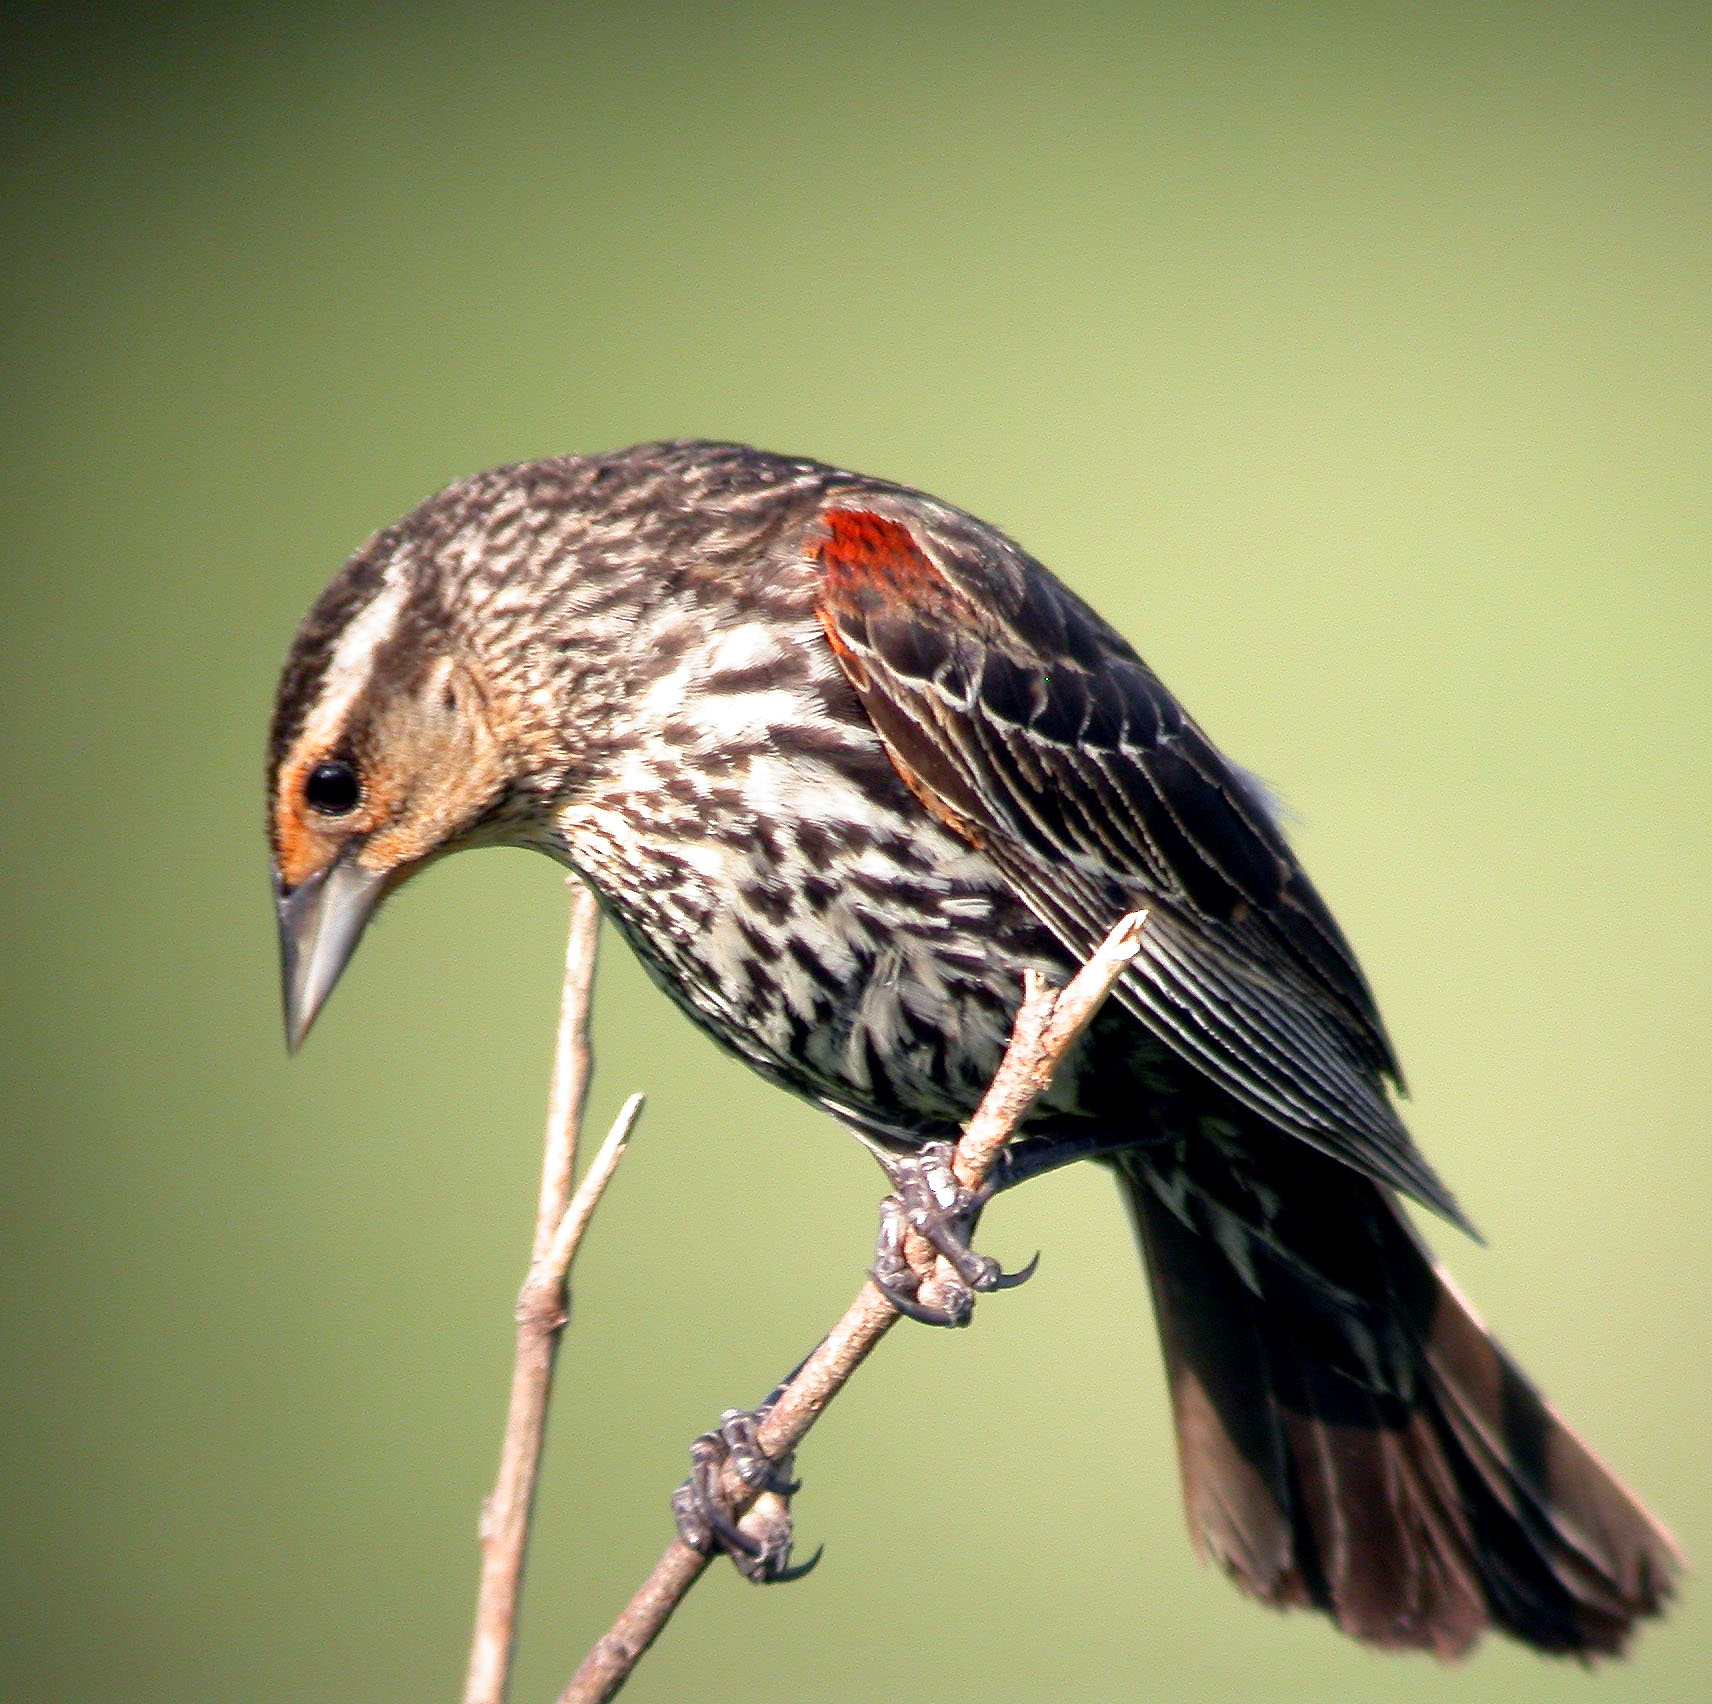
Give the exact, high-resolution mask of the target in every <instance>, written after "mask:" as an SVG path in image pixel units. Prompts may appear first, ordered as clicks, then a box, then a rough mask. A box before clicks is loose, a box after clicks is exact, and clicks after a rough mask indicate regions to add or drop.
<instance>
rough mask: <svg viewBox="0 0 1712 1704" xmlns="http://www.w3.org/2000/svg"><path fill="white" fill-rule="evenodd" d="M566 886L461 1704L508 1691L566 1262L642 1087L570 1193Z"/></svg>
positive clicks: (575, 945) (581, 923)
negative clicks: (499, 1433) (507, 1389)
mask: <svg viewBox="0 0 1712 1704" xmlns="http://www.w3.org/2000/svg"><path fill="white" fill-rule="evenodd" d="M571 890H572V897H571V931H570V940H569V941H568V943H567V944H566V947H565V982H564V990H563V993H562V994H561V996H560V1001H559V1031H558V1040H557V1045H556V1047H555V1049H554V1056H553V1086H552V1090H551V1093H550V1095H549V1097H548V1108H547V1141H546V1153H545V1156H544V1158H543V1160H542V1165H541V1199H540V1205H539V1208H538V1210H537V1212H536V1215H535V1238H534V1243H533V1246H532V1249H531V1252H530V1258H529V1273H528V1276H527V1277H526V1278H525V1279H524V1281H523V1289H522V1291H521V1292H520V1293H519V1295H518V1298H517V1356H516V1360H515V1362H514V1364H513V1367H512V1374H511V1403H510V1407H509V1409H508V1410H507V1413H506V1417H505V1440H504V1442H503V1444H502V1445H501V1447H500V1457H499V1477H498V1479H497V1480H496V1482H495V1484H494V1488H493V1494H492V1495H491V1496H490V1497H489V1498H488V1499H487V1501H486V1503H485V1504H484V1505H483V1507H482V1519H481V1545H482V1570H481V1589H480V1593H479V1596H478V1598H477V1602H476V1629H475V1637H474V1639H473V1641H472V1642H471V1645H470V1666H469V1672H468V1674H467V1676H466V1678H465V1681H464V1704H502V1700H503V1699H504V1697H505V1691H506V1686H507V1683H508V1681H509V1679H510V1673H511V1652H512V1647H513V1645H514V1643H515V1641H516V1635H517V1610H518V1603H519V1600H520V1597H521V1594H522V1587H523V1559H524V1553H525V1550H526V1548H527V1546H528V1541H529V1520H530V1515H531V1513H532V1511H533V1508H534V1503H535V1485H536V1480H537V1478H538V1476H539V1473H540V1465H541V1446H542V1444H543V1442H544V1441H545V1438H546V1431H547V1398H548V1396H549V1394H550V1392H551V1390H552V1383H553V1359H554V1355H555V1353H556V1351H557V1348H558V1342H559V1335H560V1333H561V1332H562V1331H563V1329H564V1325H565V1320H566V1319H567V1317H568V1309H569V1305H570V1296H569V1283H570V1270H571V1262H572V1261H573V1260H574V1259H575V1258H576V1253H577V1245H578V1244H579V1243H580V1242H581V1241H582V1235H583V1231H584V1230H585V1229H586V1228H587V1226H588V1222H589V1218H590V1216H591V1215H592V1214H593V1212H594V1209H595V1204H596V1203H597V1202H598V1201H599V1199H600V1196H601V1192H602V1191H603V1190H604V1189H605V1188H606V1186H607V1184H608V1182H610V1181H611V1178H612V1174H613V1172H614V1170H615V1169H616V1168H617V1165H618V1161H619V1159H620V1157H621V1156H622V1155H623V1152H624V1144H625V1142H626V1141H627V1140H628V1138H629V1135H630V1131H631V1129H632V1128H633V1127H634V1125H635V1123H636V1119H637V1115H638V1114H639V1113H640V1112H641V1110H642V1097H641V1096H640V1095H632V1096H631V1097H630V1099H629V1100H628V1101H626V1102H625V1104H624V1108H623V1110H622V1111H621V1112H620V1113H619V1115H618V1118H617V1121H616V1122H615V1123H614V1124H613V1127H612V1130H611V1131H610V1133H609V1134H608V1135H607V1138H606V1140H605V1142H603V1143H602V1144H601V1148H600V1152H599V1153H598V1154H596V1156H595V1159H594V1163H593V1164H592V1165H590V1167H589V1169H588V1172H587V1173H586V1175H585V1176H584V1178H583V1181H582V1183H581V1184H580V1185H579V1186H578V1188H577V1191H576V1193H575V1195H572V1193H571V1178H572V1176H573V1175H574V1172H575V1167H576V1157H577V1137H578V1133H579V1131H580V1130H581V1127H582V1116H583V1107H584V1105H585V1103H586V1102H587V1099H588V1088H589V1079H590V1077H591V1076H592V1074H593V1070H594V1060H593V1053H592V1050H591V1048H590V1045H589V1008H590V1003H591V997H592V993H593V988H594V966H595V949H596V945H597V943H598V941H599V938H600V910H599V907H598V906H597V905H596V904H595V899H594V895H593V894H591V893H590V892H589V891H588V889H587V888H585V887H584V886H583V884H582V883H581V882H579V881H577V880H575V879H574V878H573V879H572V882H571Z"/></svg>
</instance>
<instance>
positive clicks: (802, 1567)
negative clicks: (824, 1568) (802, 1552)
mask: <svg viewBox="0 0 1712 1704" xmlns="http://www.w3.org/2000/svg"><path fill="white" fill-rule="evenodd" d="M825 1554H826V1546H825V1545H824V1544H818V1545H816V1546H815V1551H814V1554H813V1555H812V1556H811V1557H809V1559H808V1560H807V1561H806V1562H793V1563H792V1564H791V1566H790V1567H788V1568H781V1569H779V1570H778V1572H777V1573H774V1574H769V1575H768V1576H767V1578H766V1584H767V1585H769V1586H788V1585H790V1584H791V1582H792V1581H793V1580H800V1579H801V1578H802V1577H803V1575H804V1574H812V1573H813V1572H814V1571H815V1569H816V1568H817V1567H819V1566H820V1559H821V1557H823V1556H824V1555H825Z"/></svg>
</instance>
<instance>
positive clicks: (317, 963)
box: [274, 850, 387, 1053]
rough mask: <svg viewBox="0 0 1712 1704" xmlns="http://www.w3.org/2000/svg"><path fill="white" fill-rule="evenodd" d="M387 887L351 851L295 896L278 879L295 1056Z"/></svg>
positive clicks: (288, 1039) (288, 1032)
mask: <svg viewBox="0 0 1712 1704" xmlns="http://www.w3.org/2000/svg"><path fill="white" fill-rule="evenodd" d="M386 885H387V881H386V877H385V876H384V875H374V874H372V873H371V872H370V871H368V870H365V869H364V868H363V867H362V865H361V864H359V863H358V862H357V861H356V859H355V857H354V856H353V855H352V853H351V852H350V851H348V850H347V851H346V852H344V853H342V854H341V855H340V856H339V857H338V858H337V859H335V860H334V861H333V863H331V864H329V865H328V867H327V868H326V869H325V870H323V871H322V872H321V873H320V874H319V875H317V876H310V877H308V878H307V879H306V880H304V881H301V882H299V883H298V885H297V886H296V887H294V888H293V889H292V890H291V891H290V892H289V893H286V892H284V891H283V890H282V889H281V888H280V885H279V877H278V876H277V875H276V876H275V877H274V900H275V903H276V904H277V905H278V907H279V958H280V969H281V971H282V972H283V973H284V977H285V1045H286V1048H287V1050H288V1051H289V1052H292V1053H295V1052H296V1051H297V1050H298V1048H299V1047H300V1046H301V1045H302V1044H303V1038H304V1037H305V1036H306V1035H307V1034H308V1033H309V1026H310V1025H311V1024H312V1023H314V1022H315V1014H316V1013H317V1012H318V1011H320V1010H321V1008H322V1006H323V1005H324V1004H325V1003H326V1000H327V996H328V995H329V994H331V993H332V992H333V985H334V983H336V982H337V981H338V980H339V974H340V972H341V971H343V970H344V968H345V966H346V965H347V964H349V963H350V961H351V954H352V953H354V952H355V951H356V950H357V942H358V941H360V940H361V939H362V938H363V929H364V927H365V926H366V925H367V923H368V920H369V919H370V918H371V917H372V916H373V915H374V910H375V907H376V906H377V905H379V904H380V901H381V896H382V894H383V892H384V891H385V888H386Z"/></svg>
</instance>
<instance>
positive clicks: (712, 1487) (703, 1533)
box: [672, 1374, 820, 1586]
mask: <svg viewBox="0 0 1712 1704" xmlns="http://www.w3.org/2000/svg"><path fill="white" fill-rule="evenodd" d="M792 1376H793V1377H794V1376H795V1375H794V1374H793V1375H792ZM786 1382H787V1383H788V1382H789V1381H788V1380H787V1381H786ZM783 1388H784V1386H783V1385H781V1386H780V1387H779V1390H782V1389H783ZM779 1390H775V1391H774V1392H773V1394H772V1395H771V1396H769V1397H768V1398H767V1400H766V1401H765V1402H763V1403H762V1404H761V1406H760V1407H759V1408H757V1409H756V1410H755V1411H754V1412H753V1413H747V1412H745V1411H744V1410H742V1409H740V1408H728V1409H726V1411H725V1412H724V1413H723V1414H722V1415H720V1417H719V1425H718V1427H717V1428H716V1429H715V1430H714V1431H711V1432H704V1433H703V1434H702V1435H701V1436H700V1437H699V1438H697V1439H696V1440H695V1442H694V1443H693V1444H691V1445H690V1476H689V1478H688V1479H687V1480H685V1481H684V1483H683V1484H682V1485H680V1486H679V1487H678V1489H677V1490H676V1491H674V1492H673V1493H672V1518H673V1519H674V1520H675V1521H676V1522H677V1527H678V1536H679V1537H680V1538H681V1539H682V1540H683V1541H684V1543H685V1544H687V1545H688V1546H689V1547H690V1548H691V1549H692V1550H699V1551H700V1552H701V1553H702V1554H703V1555H704V1556H709V1555H712V1554H713V1552H714V1551H716V1550H723V1551H724V1552H725V1554H726V1555H727V1556H729V1557H730V1558H731V1560H732V1562H733V1563H734V1564H735V1565H736V1568H737V1571H738V1573H740V1574H742V1575H743V1577H744V1578H745V1579H747V1580H749V1581H751V1582H752V1583H753V1584H755V1585H758V1586H764V1585H778V1584H782V1583H784V1582H786V1581H789V1580H800V1579H801V1578H802V1577H803V1575H804V1574H806V1573H807V1572H808V1571H809V1570H810V1569H811V1568H812V1567H814V1565H815V1564H816V1563H817V1562H818V1561H819V1560H820V1552H819V1551H818V1550H817V1551H816V1552H815V1553H814V1555H812V1556H811V1557H810V1558H809V1559H808V1561H806V1562H804V1563H802V1564H801V1565H800V1566H798V1567H794V1568H793V1567H792V1566H791V1537H792V1532H791V1506H790V1500H791V1497H792V1496H793V1495H794V1494H795V1493H796V1492H797V1491H798V1490H800V1489H801V1487H800V1485H799V1484H798V1482H797V1481H795V1480H793V1479H792V1478H791V1477H790V1467H791V1458H790V1457H789V1456H786V1457H785V1458H784V1460H783V1461H774V1460H773V1459H772V1458H771V1457H770V1456H769V1455H767V1454H766V1452H765V1451H764V1450H762V1448H761V1445H760V1442H759V1440H758V1439H757V1437H756V1433H757V1432H758V1430H759V1428H760V1425H761V1422H762V1421H763V1420H764V1419H765V1418H766V1416H767V1411H768V1410H769V1409H770V1408H771V1407H772V1406H773V1403H774V1402H775V1401H776V1400H777V1398H778V1395H779ZM727 1462H729V1463H730V1465H731V1468H732V1471H733V1472H734V1473H735V1474H736V1475H737V1477H738V1478H739V1479H740V1480H741V1481H742V1482H743V1483H744V1484H745V1485H746V1486H748V1487H749V1489H750V1490H751V1491H754V1492H756V1493H758V1495H757V1496H756V1498H755V1500H754V1502H752V1503H751V1504H750V1506H749V1508H748V1510H747V1512H745V1513H744V1514H743V1515H741V1516H739V1515H738V1513H737V1511H736V1509H735V1508H734V1507H733V1506H732V1503H731V1501H730V1499H729V1498H728V1497H727V1496H726V1495H725V1491H724V1488H723V1486H722V1484H721V1470H722V1469H723V1468H724V1467H725V1465H726V1463H727ZM740 1520H741V1521H742V1523H743V1524H741V1525H739V1521H740Z"/></svg>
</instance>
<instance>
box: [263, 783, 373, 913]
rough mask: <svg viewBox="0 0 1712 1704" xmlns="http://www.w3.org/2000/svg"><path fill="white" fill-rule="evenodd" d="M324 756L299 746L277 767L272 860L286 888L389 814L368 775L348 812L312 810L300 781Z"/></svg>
mask: <svg viewBox="0 0 1712 1704" xmlns="http://www.w3.org/2000/svg"><path fill="white" fill-rule="evenodd" d="M324 761H325V753H320V752H302V751H300V752H298V753H296V754H295V755H294V756H293V757H292V758H291V759H290V761H288V762H287V763H285V764H283V765H282V766H281V768H280V772H279V787H278V792H277V793H276V795H275V797H274V802H273V844H274V860H275V867H276V869H277V871H278V874H279V879H280V882H281V884H282V885H283V886H284V887H286V888H288V889H289V888H295V887H297V886H298V885H299V883H301V882H304V881H307V880H308V879H309V878H310V877H311V876H315V875H319V874H320V873H321V872H322V871H323V870H325V869H326V868H327V866H328V865H329V864H331V863H332V862H333V860H334V859H335V858H337V857H338V855H339V853H340V852H341V851H342V850H343V849H344V847H345V846H346V845H347V844H348V843H349V842H350V841H351V839H352V838H353V837H355V836H357V835H363V834H368V833H370V832H371V831H373V830H374V829H375V828H376V827H378V826H379V825H380V824H381V822H382V821H383V820H385V818H386V817H387V816H388V815H390V814H391V813H390V808H389V806H388V804H387V801H386V800H384V799H383V798H381V797H380V796H379V789H377V787H376V785H375V777H374V776H372V775H370V776H368V777H365V779H364V782H363V797H362V802H361V803H360V804H359V806H358V807H357V809H356V810H354V811H352V812H350V814H349V815H347V816H340V817H322V816H320V815H318V814H317V813H316V812H315V811H313V810H311V809H310V808H309V805H308V803H307V801H306V800H305V799H304V796H303V787H304V783H305V782H306V781H307V780H308V778H309V775H310V772H311V771H312V770H313V769H314V768H315V766H316V764H318V763H321V762H324Z"/></svg>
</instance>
